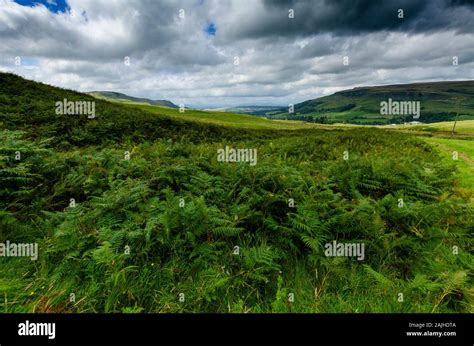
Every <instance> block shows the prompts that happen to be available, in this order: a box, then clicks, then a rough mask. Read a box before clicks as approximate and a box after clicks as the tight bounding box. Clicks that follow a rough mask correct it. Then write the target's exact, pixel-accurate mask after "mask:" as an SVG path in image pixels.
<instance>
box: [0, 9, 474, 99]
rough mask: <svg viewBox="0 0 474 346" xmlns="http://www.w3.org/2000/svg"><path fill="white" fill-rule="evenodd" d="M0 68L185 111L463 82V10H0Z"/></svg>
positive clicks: (468, 20)
mask: <svg viewBox="0 0 474 346" xmlns="http://www.w3.org/2000/svg"><path fill="white" fill-rule="evenodd" d="M402 11H403V13H402ZM18 57H19V58H20V59H18ZM344 57H347V60H346V62H348V64H344ZM454 57H457V58H456V59H457V62H458V64H457V65H456V64H453V59H454ZM0 70H1V71H11V72H15V73H17V74H19V75H22V76H24V77H26V78H29V79H34V80H38V81H42V82H45V83H48V84H52V85H57V86H61V87H66V88H70V89H74V90H79V91H91V90H110V91H118V92H124V93H126V94H129V95H133V96H141V97H149V98H153V99H168V100H171V101H173V102H175V103H176V104H179V103H183V104H185V105H186V106H194V107H219V106H236V105H287V104H290V103H297V102H301V101H304V100H307V99H313V98H316V97H319V96H323V95H327V94H331V93H333V92H335V91H338V90H342V89H347V88H352V87H355V86H364V85H380V84H394V83H410V82H420V81H437V80H466V79H474V72H473V71H474V1H472V0H430V1H427V0H398V1H391V0H384V1H375V0H374V1H369V0H328V1H325V0H313V1H283V0H268V1H266V0H219V1H217V0H216V1H211V0H182V1H171V0H170V1H165V0H143V1H140V0H137V1H133V0H41V1H39V0H17V1H13V0H0Z"/></svg>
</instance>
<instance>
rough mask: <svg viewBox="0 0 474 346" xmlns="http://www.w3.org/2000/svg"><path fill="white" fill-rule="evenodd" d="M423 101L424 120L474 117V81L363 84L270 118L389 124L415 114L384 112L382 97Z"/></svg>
mask: <svg viewBox="0 0 474 346" xmlns="http://www.w3.org/2000/svg"><path fill="white" fill-rule="evenodd" d="M389 98H391V99H392V100H394V101H395V100H397V101H415V102H416V101H419V102H420V108H421V109H420V118H419V119H417V120H418V121H420V122H424V123H431V122H439V121H449V120H453V119H454V118H455V117H456V115H457V114H458V113H459V119H461V120H469V119H474V81H459V82H433V83H416V84H401V85H387V86H376V87H361V88H354V89H350V90H344V91H339V92H336V93H334V94H333V95H330V96H324V97H321V98H317V99H314V100H308V101H305V102H302V103H298V104H296V105H295V106H294V114H289V113H288V109H286V108H285V109H280V110H275V111H271V112H267V113H266V115H267V116H268V117H270V118H277V119H280V118H281V119H285V118H288V119H295V120H305V121H316V122H322V123H335V122H339V123H341V122H348V123H355V124H357V123H359V124H385V123H400V122H404V121H408V122H410V121H413V120H414V119H413V117H412V116H411V115H381V114H380V103H381V102H382V101H388V99H389Z"/></svg>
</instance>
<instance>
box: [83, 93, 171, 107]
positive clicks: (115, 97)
mask: <svg viewBox="0 0 474 346" xmlns="http://www.w3.org/2000/svg"><path fill="white" fill-rule="evenodd" d="M87 94H89V95H91V96H94V97H96V98H102V99H104V100H109V101H117V102H130V101H131V102H137V103H145V104H150V105H155V106H162V107H169V108H178V106H177V105H175V104H174V103H173V102H171V101H168V100H150V99H147V98H142V97H133V96H129V95H126V94H122V93H118V92H114V91H90V92H88V93H87Z"/></svg>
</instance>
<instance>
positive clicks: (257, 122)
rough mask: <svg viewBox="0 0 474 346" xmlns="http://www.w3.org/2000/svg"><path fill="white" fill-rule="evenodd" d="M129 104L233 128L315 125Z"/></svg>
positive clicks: (225, 113) (158, 112)
mask: <svg viewBox="0 0 474 346" xmlns="http://www.w3.org/2000/svg"><path fill="white" fill-rule="evenodd" d="M128 106H131V107H134V108H138V109H142V110H145V111H148V112H152V113H155V114H159V115H167V116H170V117H172V118H173V119H184V120H190V121H193V122H200V123H206V124H214V125H221V126H226V127H233V128H246V129H275V130H282V129H287V130H291V129H308V128H312V127H314V126H313V125H312V124H305V123H302V122H300V121H291V120H289V121H279V120H269V119H265V118H259V117H255V116H251V115H246V114H237V113H228V112H209V111H200V110H194V109H184V112H180V111H179V109H169V108H163V107H157V106H152V105H144V104H135V103H129V104H128Z"/></svg>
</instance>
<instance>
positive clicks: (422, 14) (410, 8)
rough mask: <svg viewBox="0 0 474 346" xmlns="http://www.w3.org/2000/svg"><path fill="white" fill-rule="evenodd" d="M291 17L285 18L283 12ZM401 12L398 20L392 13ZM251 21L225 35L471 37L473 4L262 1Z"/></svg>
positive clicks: (457, 0)
mask: <svg viewBox="0 0 474 346" xmlns="http://www.w3.org/2000/svg"><path fill="white" fill-rule="evenodd" d="M290 9H292V10H294V18H292V19H291V18H288V14H289V12H288V11H289V10H290ZM399 9H401V10H403V18H399V12H398V10H399ZM255 11H256V12H257V13H256V14H255V15H254V16H250V17H247V18H241V19H240V20H239V21H238V22H235V25H233V26H231V27H227V28H226V30H225V32H226V34H227V35H229V37H234V38H261V37H264V36H283V37H295V36H303V37H304V36H309V35H315V34H320V33H332V34H334V35H356V34H364V33H371V32H378V31H400V32H412V33H420V32H428V31H436V30H447V29H452V30H455V31H458V32H474V2H473V1H466V0H432V1H426V0H397V1H393V0H388V1H380V0H331V1H330V0H319V1H311V0H286V1H284V0H277V1H275V0H265V1H264V2H263V6H262V7H261V8H260V9H258V8H256V9H255Z"/></svg>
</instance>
